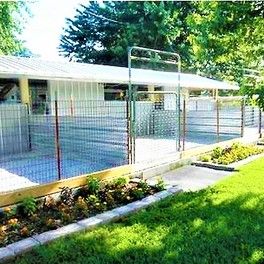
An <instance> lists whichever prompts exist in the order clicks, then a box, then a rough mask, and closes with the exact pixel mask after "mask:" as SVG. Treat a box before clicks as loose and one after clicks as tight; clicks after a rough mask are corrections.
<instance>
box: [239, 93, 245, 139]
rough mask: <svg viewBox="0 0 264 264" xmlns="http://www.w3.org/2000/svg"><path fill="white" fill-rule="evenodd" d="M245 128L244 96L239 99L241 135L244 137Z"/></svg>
mask: <svg viewBox="0 0 264 264" xmlns="http://www.w3.org/2000/svg"><path fill="white" fill-rule="evenodd" d="M244 129H245V97H243V99H242V101H241V135H240V136H241V137H244Z"/></svg>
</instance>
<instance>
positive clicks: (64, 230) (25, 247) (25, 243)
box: [0, 187, 182, 263]
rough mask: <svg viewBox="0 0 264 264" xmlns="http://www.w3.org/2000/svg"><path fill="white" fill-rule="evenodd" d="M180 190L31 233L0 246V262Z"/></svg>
mask: <svg viewBox="0 0 264 264" xmlns="http://www.w3.org/2000/svg"><path fill="white" fill-rule="evenodd" d="M180 192H182V190H181V189H179V188H177V187H170V188H168V189H167V190H165V191H161V192H158V193H155V194H154V195H150V196H147V197H145V198H144V199H142V200H139V201H136V202H132V203H129V204H127V205H125V206H121V207H118V208H115V209H113V210H110V211H107V212H104V213H101V214H98V215H96V216H92V217H89V218H86V219H83V220H80V221H78V222H77V223H73V224H69V225H66V226H63V227H60V228H58V229H56V230H51V231H47V232H44V233H41V234H38V235H33V236H32V237H28V238H26V239H23V240H20V241H18V242H15V243H12V244H9V245H7V246H6V247H2V248H0V263H4V262H5V261H9V260H11V259H13V258H15V257H17V256H19V255H22V254H23V253H25V252H28V251H30V250H32V249H33V248H34V247H36V246H39V245H44V244H48V243H50V242H52V241H54V240H56V239H58V238H60V237H64V236H67V235H70V234H74V233H78V232H82V231H87V230H91V229H93V228H95V227H97V226H99V225H103V224H106V223H109V222H113V221H116V220H118V219H120V218H122V217H124V216H127V215H129V214H131V213H133V212H136V211H138V210H140V209H143V208H146V207H148V206H150V205H152V204H154V203H156V202H158V201H160V200H162V199H165V198H166V197H168V196H172V195H173V194H177V193H180Z"/></svg>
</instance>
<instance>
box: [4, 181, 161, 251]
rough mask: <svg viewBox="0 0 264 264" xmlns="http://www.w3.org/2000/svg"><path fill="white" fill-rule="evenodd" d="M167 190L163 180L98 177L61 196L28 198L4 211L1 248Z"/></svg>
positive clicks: (63, 192)
mask: <svg viewBox="0 0 264 264" xmlns="http://www.w3.org/2000/svg"><path fill="white" fill-rule="evenodd" d="M163 189H164V182H163V181H162V180H160V181H159V182H158V183H157V184H156V185H155V186H154V187H151V186H149V185H148V184H147V183H146V182H145V181H142V180H141V181H139V182H131V181H128V180H127V179H126V178H118V179H116V180H114V181H112V182H105V183H104V182H101V181H99V180H98V179H96V178H88V179H87V185H86V186H84V187H81V188H79V189H78V190H76V191H73V190H72V189H70V188H68V187H65V188H63V189H62V190H61V193H60V195H59V197H58V199H55V198H53V197H52V196H47V197H45V198H44V199H40V200H36V199H34V198H32V197H28V198H26V199H24V200H23V201H22V202H21V203H20V204H19V205H17V206H16V207H14V208H10V207H6V208H5V209H4V210H3V212H1V215H0V247H2V246H5V245H7V244H10V243H13V242H15V241H18V240H21V239H23V238H25V237H29V236H32V235H33V234H38V233H42V232H45V231H48V230H52V229H57V228H58V227H61V226H64V225H67V224H69V223H73V222H77V221H79V220H81V219H83V218H87V217H88V216H93V215H96V214H98V213H101V212H104V211H106V210H110V209H113V208H116V207H119V206H121V205H125V204H128V203H130V202H133V201H135V200H139V199H142V198H144V197H146V196H148V195H151V194H154V193H156V192H158V191H161V190H163Z"/></svg>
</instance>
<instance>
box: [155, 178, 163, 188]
mask: <svg viewBox="0 0 264 264" xmlns="http://www.w3.org/2000/svg"><path fill="white" fill-rule="evenodd" d="M155 188H156V189H157V190H158V191H163V190H165V182H164V180H163V179H162V178H161V177H160V178H159V179H158V182H157V183H156V185H155Z"/></svg>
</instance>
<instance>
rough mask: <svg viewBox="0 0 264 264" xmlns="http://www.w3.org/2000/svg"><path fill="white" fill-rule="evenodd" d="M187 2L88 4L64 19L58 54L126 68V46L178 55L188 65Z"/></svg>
mask: <svg viewBox="0 0 264 264" xmlns="http://www.w3.org/2000/svg"><path fill="white" fill-rule="evenodd" d="M192 6H193V4H192V3H190V2H169V1H168V2H148V1H142V2H139V1H137V2H126V1H121V2H106V3H105V4H104V5H103V6H102V5H99V4H98V3H96V2H91V3H90V4H89V5H88V6H82V9H81V8H79V9H78V10H77V15H76V16H75V17H74V19H67V28H66V29H65V31H64V34H63V36H62V38H61V44H60V47H59V48H60V51H61V53H62V54H63V55H64V56H67V57H70V58H71V59H75V60H77V61H84V62H93V63H99V64H111V65H122V66H124V65H127V48H128V46H133V45H137V46H143V47H147V48H154V49H161V50H167V51H172V52H177V53H180V54H181V55H182V58H183V61H184V62H185V64H189V63H190V54H189V42H188V25H187V21H186V17H187V16H188V15H189V14H190V13H191V12H192V11H193V7H192Z"/></svg>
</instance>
